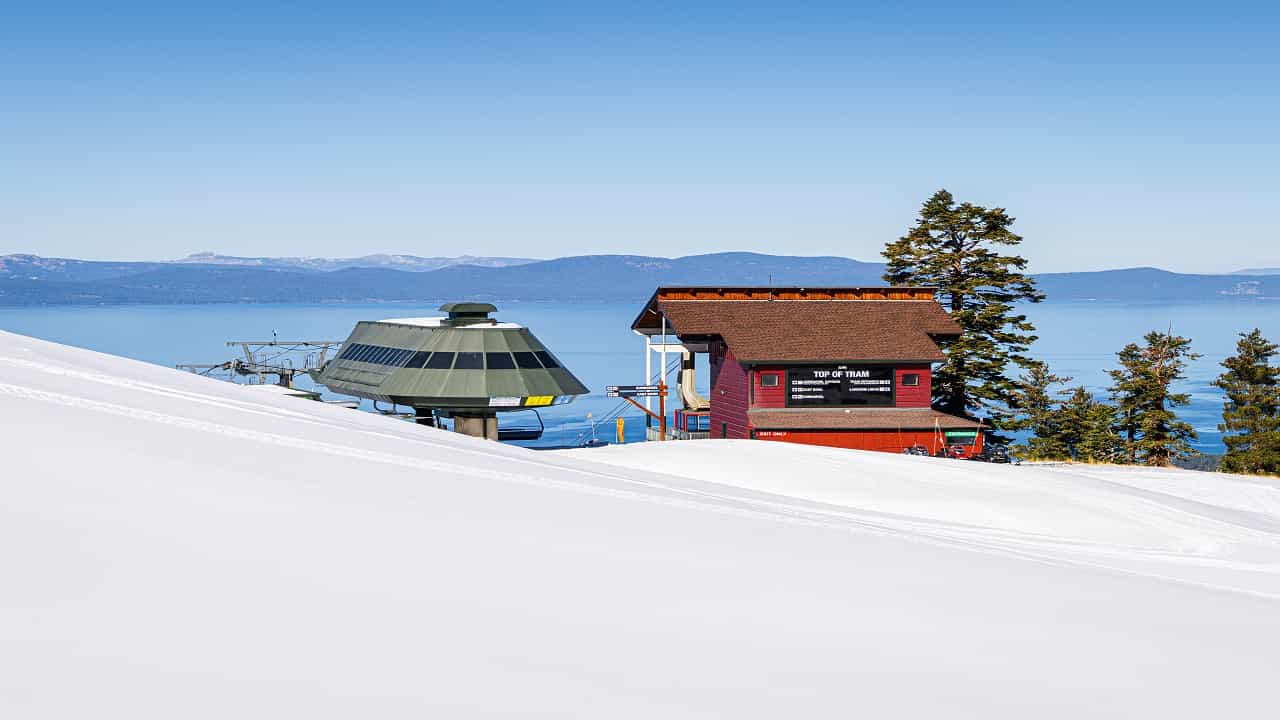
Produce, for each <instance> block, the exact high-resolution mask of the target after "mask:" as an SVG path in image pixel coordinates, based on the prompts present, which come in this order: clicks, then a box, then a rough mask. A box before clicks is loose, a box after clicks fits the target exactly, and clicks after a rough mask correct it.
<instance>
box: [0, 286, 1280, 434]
mask: <svg viewBox="0 0 1280 720" xmlns="http://www.w3.org/2000/svg"><path fill="white" fill-rule="evenodd" d="M643 301H644V299H643V298H640V299H637V301H636V302H635V303H628V304H612V303H600V304H590V303H583V304H560V303H516V302H508V303H503V304H501V305H500V306H499V312H498V314H497V317H499V318H500V319H504V320H510V321H513V322H519V323H522V324H524V325H527V326H528V327H529V328H530V329H532V330H533V332H534V333H535V334H536V335H537V336H538V337H539V338H540V339H541V340H542V341H543V342H544V343H546V345H547V346H548V347H550V348H551V349H552V351H553V352H555V353H556V355H557V356H559V357H560V359H561V360H562V361H563V362H564V363H565V365H566V366H568V367H569V368H570V369H571V370H572V371H573V372H574V374H575V375H577V376H578V377H579V378H581V379H582V381H583V382H585V383H586V384H587V386H588V387H590V388H591V389H592V390H593V391H594V392H593V393H592V394H591V395H588V396H584V397H581V398H578V400H577V401H575V402H573V403H572V404H569V405H565V406H560V407H555V408H549V409H546V410H544V411H542V416H543V419H544V421H545V422H546V424H547V432H546V434H545V435H544V436H543V438H542V440H541V441H539V442H538V443H537V444H540V445H561V444H576V443H577V442H578V441H579V439H580V438H582V437H584V436H589V434H590V428H591V425H590V422H589V421H588V419H587V415H588V413H590V414H591V415H592V416H593V417H594V418H597V419H598V418H601V417H604V416H606V415H607V414H609V413H610V412H611V411H614V409H615V408H617V407H618V402H619V401H618V400H616V399H613V398H607V397H605V396H604V388H605V386H606V385H616V384H641V383H643V381H644V341H643V340H642V339H641V338H639V337H638V336H636V335H634V334H632V332H631V330H630V329H629V328H630V325H631V321H632V319H633V318H634V317H635V315H636V313H637V312H638V311H639V309H640V306H641V305H642V304H643ZM436 308H437V304H436V303H431V304H424V305H410V304H398V303H396V304H355V305H178V306H174V305H128V306H51V307H36V308H4V309H0V329H3V330H8V331H10V332H16V333H21V334H23V335H32V336H35V337H39V338H43V339H46V340H52V341H55V342H60V343H66V344H68V345H75V346H78V347H84V348H89V349H92V350H98V351H101V352H106V353H111V354H114V355H122V356H125V357H130V358H135V359H138V360H143V361H146V362H150V363H155V364H158V365H165V366H170V367H172V366H173V365H175V364H177V363H216V362H222V361H224V360H228V359H230V358H232V357H235V356H239V349H238V348H229V347H227V346H226V342H227V341H228V340H262V339H269V338H270V337H271V334H272V332H273V331H274V332H276V333H278V335H279V337H280V338H281V339H289V340H328V339H333V340H342V339H344V338H346V336H347V333H348V332H349V331H350V330H351V328H352V326H353V325H355V323H356V322H357V321H359V320H374V319H379V318H385V317H409V316H418V315H426V316H432V315H439V314H440V313H439V312H438V311H437V309H436ZM1026 312H1027V314H1028V315H1029V316H1030V318H1031V320H1032V321H1033V322H1034V323H1035V324H1036V327H1037V333H1038V334H1039V335H1040V340H1039V341H1037V342H1036V344H1035V346H1034V347H1033V348H1032V354H1033V356H1035V357H1037V358H1041V359H1043V360H1046V361H1048V362H1049V364H1050V366H1051V367H1052V368H1053V370H1054V372H1055V373H1057V374H1059V375H1070V376H1072V377H1074V378H1075V383H1077V384H1084V385H1087V386H1089V387H1090V388H1093V389H1095V390H1098V391H1101V390H1102V389H1103V388H1105V387H1106V386H1107V384H1108V383H1109V378H1108V377H1107V375H1106V371H1107V370H1108V369H1111V368H1113V367H1115V353H1116V351H1117V350H1119V349H1120V348H1121V347H1123V346H1124V345H1125V343H1128V342H1136V341H1139V340H1140V339H1141V337H1142V335H1143V334H1144V333H1146V332H1147V331H1149V330H1168V329H1170V328H1172V330H1173V332H1175V333H1178V334H1180V335H1184V336H1187V337H1190V338H1192V340H1193V349H1195V350H1196V351H1197V352H1200V353H1202V354H1203V355H1204V357H1203V358H1201V359H1200V360H1197V361H1196V362H1195V363H1193V364H1192V366H1191V368H1190V371H1189V373H1188V375H1189V377H1188V379H1187V381H1186V382H1185V383H1183V384H1182V386H1181V387H1180V388H1179V390H1181V391H1184V392H1189V393H1191V404H1190V405H1189V406H1188V407H1186V408H1183V409H1182V410H1181V415H1182V416H1183V417H1184V418H1185V419H1186V420H1187V421H1189V422H1190V423H1192V425H1194V426H1195V428H1196V430H1197V431H1198V432H1199V433H1200V440H1199V441H1198V443H1197V447H1198V449H1200V450H1201V451H1203V452H1209V453H1217V452H1221V451H1222V441H1221V437H1220V435H1219V433H1218V430H1217V423H1218V422H1219V420H1220V415H1221V411H1222V395H1221V393H1220V392H1219V391H1218V390H1217V389H1216V388H1214V387H1212V386H1211V385H1210V384H1209V383H1210V382H1211V381H1212V380H1213V378H1215V377H1216V376H1217V375H1218V374H1219V373H1220V372H1221V367H1220V366H1219V363H1221V362H1222V360H1223V359H1224V358H1226V357H1227V356H1228V355H1230V354H1231V353H1232V352H1233V351H1234V348H1235V341H1236V335H1237V333H1239V332H1242V331H1248V330H1251V329H1253V328H1255V327H1258V328H1261V329H1262V331H1263V333H1265V334H1266V335H1267V337H1269V338H1271V339H1272V340H1280V303H1266V302H1219V303H1199V304H1187V305H1176V304H1175V305H1170V304H1121V303H1051V302H1049V303H1041V304H1039V305H1033V306H1029V307H1027V308H1026ZM702 372H703V374H702V386H703V391H704V392H705V385H706V379H705V363H704V367H703V368H702ZM671 380H672V382H674V378H672V379H671ZM299 384H300V385H304V384H305V382H303V383H299ZM329 397H336V396H329ZM365 407H366V408H369V407H370V405H369V404H368V403H366V404H365ZM624 417H625V418H626V420H627V436H628V440H629V441H631V440H639V439H640V438H641V437H643V427H644V421H643V416H642V415H641V414H640V413H639V412H638V411H635V410H630V409H629V410H628V411H627V412H626V413H625V414H624ZM597 432H598V433H599V434H600V436H601V437H602V438H607V439H612V438H613V434H614V428H613V425H612V423H609V424H608V426H607V427H605V426H599V427H597Z"/></svg>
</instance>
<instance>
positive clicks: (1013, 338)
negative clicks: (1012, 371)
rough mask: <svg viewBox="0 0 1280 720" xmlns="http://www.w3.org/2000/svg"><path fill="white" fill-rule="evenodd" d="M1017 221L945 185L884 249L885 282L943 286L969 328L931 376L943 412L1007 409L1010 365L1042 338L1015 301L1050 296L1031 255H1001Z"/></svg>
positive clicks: (1027, 362) (947, 302)
mask: <svg viewBox="0 0 1280 720" xmlns="http://www.w3.org/2000/svg"><path fill="white" fill-rule="evenodd" d="M1013 222H1014V219H1013V218H1012V217H1010V216H1009V215H1008V213H1006V212H1005V210H1004V209H1003V208H990V209H988V208H984V207H979V206H977V205H973V204H971V203H961V204H956V201H955V198H953V197H952V195H951V193H949V192H947V191H946V190H939V191H938V192H936V193H934V194H933V196H932V197H930V198H929V199H928V200H926V201H925V203H924V205H923V206H922V207H921V209H920V217H919V219H918V220H917V221H916V224H915V225H914V226H913V227H912V228H911V229H910V230H909V231H908V232H907V234H906V235H904V236H902V237H901V238H899V239H898V240H896V241H894V242H891V243H889V244H888V245H887V246H886V247H885V249H884V252H883V255H884V258H885V260H886V261H887V266H886V268H885V275H884V279H885V280H886V281H887V282H890V283H893V284H895V285H925V286H933V287H937V288H938V294H939V300H940V301H941V302H942V304H943V306H944V307H946V308H947V309H948V310H949V311H950V312H951V317H952V318H954V319H955V320H956V322H957V323H959V325H960V327H961V328H962V330H963V331H964V332H963V335H961V336H960V338H959V339H957V340H954V341H951V342H948V343H946V346H945V347H944V350H945V351H946V353H947V361H946V362H945V363H944V364H943V365H942V366H941V367H939V368H938V369H937V370H936V371H935V372H934V375H933V396H934V397H933V399H934V405H935V406H936V407H938V408H939V409H941V410H943V411H945V412H950V413H955V414H963V413H976V412H978V411H981V410H989V411H993V412H995V413H999V414H1003V413H1004V412H1005V409H1006V408H1007V407H1008V406H1009V405H1010V404H1011V403H1012V402H1014V398H1015V395H1016V391H1017V388H1016V386H1015V381H1014V380H1012V379H1010V378H1009V377H1008V376H1007V375H1006V371H1007V370H1008V368H1009V365H1010V364H1011V363H1012V364H1015V365H1018V366H1021V367H1023V368H1030V366H1031V363H1032V361H1031V359H1030V358H1028V357H1027V356H1026V355H1024V353H1025V352H1026V350H1027V348H1028V346H1029V345H1030V344H1031V343H1032V342H1033V341H1034V340H1035V339H1036V338H1035V336H1034V335H1032V334H1030V333H1031V332H1033V331H1034V330H1035V328H1034V327H1033V326H1032V325H1031V323H1030V322H1028V321H1027V317H1026V316H1025V315H1021V314H1019V313H1017V312H1016V311H1015V309H1014V305H1015V303H1017V302H1019V301H1022V300H1027V301H1031V302H1039V301H1041V300H1043V299H1044V295H1042V294H1041V293H1039V292H1038V291H1037V290H1036V289H1035V283H1034V281H1033V280H1032V279H1031V278H1030V277H1028V276H1027V275H1025V274H1024V273H1023V271H1024V270H1025V269H1026V265H1027V261H1026V260H1025V259H1023V258H1021V257H1018V256H1016V255H1002V254H1000V252H998V250H999V249H1000V248H1001V247H1002V246H1011V245H1017V244H1018V243H1020V242H1022V238H1021V237H1020V236H1018V235H1016V234H1014V232H1013V231H1012V230H1011V229H1010V227H1011V226H1012V225H1013Z"/></svg>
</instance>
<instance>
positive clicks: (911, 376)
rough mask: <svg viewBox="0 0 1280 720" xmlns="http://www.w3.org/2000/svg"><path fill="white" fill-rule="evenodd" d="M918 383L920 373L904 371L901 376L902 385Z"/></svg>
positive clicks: (911, 385)
mask: <svg viewBox="0 0 1280 720" xmlns="http://www.w3.org/2000/svg"><path fill="white" fill-rule="evenodd" d="M919 384H920V373H906V374H904V375H903V376H902V385H903V386H904V387H915V386H917V385H919Z"/></svg>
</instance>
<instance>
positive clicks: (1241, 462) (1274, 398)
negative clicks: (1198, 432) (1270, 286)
mask: <svg viewBox="0 0 1280 720" xmlns="http://www.w3.org/2000/svg"><path fill="white" fill-rule="evenodd" d="M1277 350H1280V346H1277V345H1276V344H1275V343H1273V342H1269V341H1268V340H1267V339H1266V338H1265V337H1263V336H1262V331H1261V330H1258V329H1255V330H1254V331H1253V332H1250V333H1247V334H1246V333H1240V340H1239V341H1238V342H1237V343H1236V354H1235V355H1233V356H1231V357H1229V358H1227V359H1226V360H1224V361H1223V362H1222V366H1223V367H1224V368H1226V372H1224V373H1222V375H1220V376H1218V379H1217V380H1215V381H1214V382H1213V384H1214V385H1216V386H1218V387H1220V388H1222V389H1223V390H1224V391H1225V392H1226V395H1227V399H1226V402H1225V403H1224V404H1223V407H1222V423H1221V424H1220V425H1218V429H1219V430H1221V431H1222V432H1223V433H1225V434H1224V435H1223V437H1222V441H1223V442H1224V443H1226V445H1227V454H1226V455H1224V456H1223V458H1222V463H1221V465H1220V466H1219V467H1220V468H1221V469H1222V470H1224V471H1226V472H1238V473H1270V474H1280V367H1277V366H1275V365H1272V364H1271V359H1272V358H1273V357H1275V355H1276V352H1277Z"/></svg>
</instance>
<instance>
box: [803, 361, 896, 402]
mask: <svg viewBox="0 0 1280 720" xmlns="http://www.w3.org/2000/svg"><path fill="white" fill-rule="evenodd" d="M827 405H831V406H848V405H864V406H865V405H885V406H892V405H893V368H891V367H882V366H864V367H859V366H856V365H822V366H814V367H793V368H788V369H787V406H788V407H817V406H827Z"/></svg>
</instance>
